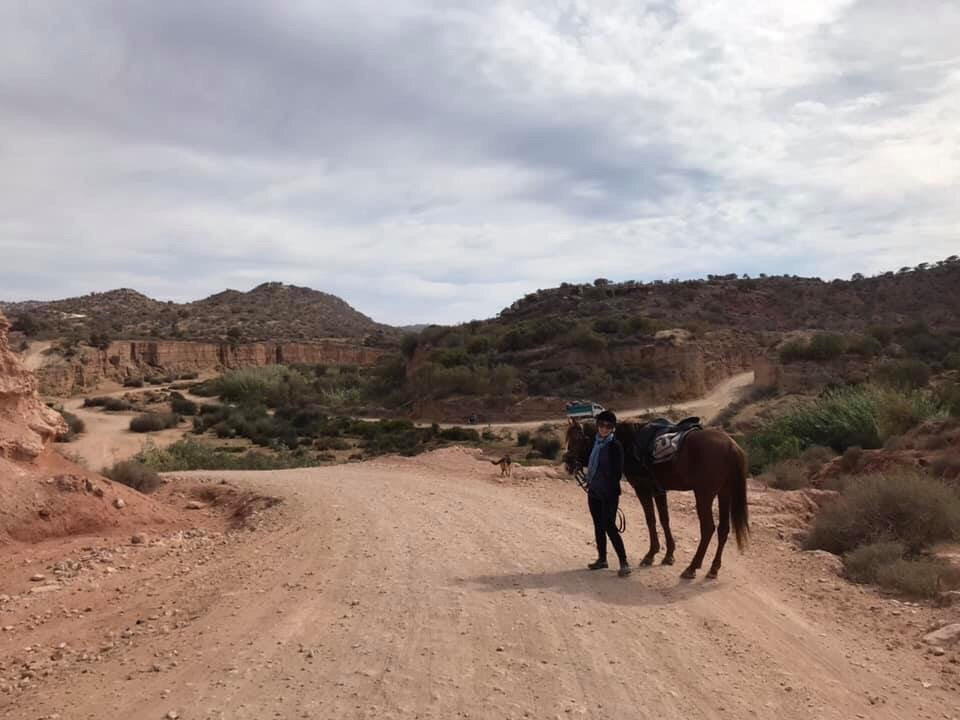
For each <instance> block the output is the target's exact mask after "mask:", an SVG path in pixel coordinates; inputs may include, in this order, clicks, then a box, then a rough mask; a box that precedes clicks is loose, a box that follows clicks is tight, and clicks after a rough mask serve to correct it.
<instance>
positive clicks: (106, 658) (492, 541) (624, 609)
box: [0, 448, 960, 720]
mask: <svg viewBox="0 0 960 720" xmlns="http://www.w3.org/2000/svg"><path fill="white" fill-rule="evenodd" d="M191 475H193V476H194V477H195V476H203V477H205V478H209V479H210V481H211V482H214V483H215V482H217V480H218V478H220V477H225V478H229V479H230V481H231V482H238V483H241V484H246V483H250V484H253V485H254V486H256V487H257V488H260V489H263V490H266V491H267V492H270V493H273V494H275V495H278V496H281V497H283V498H285V500H286V502H285V504H284V505H283V506H281V507H282V509H281V510H279V511H277V510H275V511H271V512H277V513H278V514H277V515H276V516H273V522H274V523H275V526H276V529H274V530H261V531H258V532H256V533H241V534H240V535H237V536H235V537H232V538H230V539H219V540H214V541H211V542H210V543H206V544H204V545H203V546H202V547H201V548H200V549H199V550H197V549H194V550H191V549H190V548H188V547H186V546H183V547H181V546H179V545H178V546H174V547H173V548H171V545H170V544H169V543H167V544H164V545H145V546H127V547H125V548H124V553H125V554H124V556H123V558H124V559H123V560H122V562H123V563H124V564H123V565H122V566H121V568H120V571H118V572H113V573H111V574H107V573H104V572H97V573H95V574H93V575H90V576H80V577H79V578H78V579H77V580H76V581H75V582H73V583H72V584H68V585H66V586H65V587H64V589H62V590H61V591H59V592H57V593H55V594H51V595H39V596H32V595H30V594H21V595H18V596H17V597H16V598H15V599H14V600H11V601H10V602H8V603H7V604H6V605H3V606H2V611H3V619H2V621H0V625H12V626H14V629H13V630H12V631H10V632H4V633H2V634H0V677H6V676H9V675H10V672H11V671H12V670H13V669H14V668H19V667H20V666H19V665H18V664H17V663H16V662H14V661H13V660H12V659H11V658H13V657H17V659H18V660H19V661H20V662H29V660H30V658H43V657H46V656H47V655H49V654H50V652H51V651H53V652H54V653H56V650H55V648H56V647H57V645H58V644H59V643H61V642H64V643H67V646H66V649H65V650H63V649H61V651H60V652H61V653H63V652H71V651H73V653H74V654H73V655H71V657H77V656H78V655H79V654H80V653H81V651H83V652H84V653H88V657H89V658H90V659H88V660H87V661H81V660H77V661H76V663H75V664H67V665H63V666H62V667H60V666H57V665H56V663H54V664H53V670H52V672H51V673H50V675H49V676H48V677H46V678H44V677H43V676H42V675H41V673H40V671H37V673H35V674H34V676H33V677H34V680H32V681H28V683H27V687H26V689H24V690H22V691H14V692H13V693H8V694H2V693H0V717H3V718H17V719H20V718H23V719H27V718H30V719H31V720H35V719H36V718H51V717H59V718H62V719H63V720H67V719H70V720H73V719H75V718H97V719H100V718H124V719H127V718H129V719H131V720H135V719H139V718H143V719H145V720H160V719H161V718H164V717H180V718H183V720H193V719H195V718H237V719H244V718H257V719H260V718H437V719H438V720H439V719H441V718H443V719H444V720H446V719H447V718H550V719H553V718H568V717H583V718H597V719H598V720H599V719H607V718H648V717H649V718H662V719H666V720H669V719H681V718H683V719H684V720H689V719H696V718H716V719H720V718H751V717H755V718H776V719H777V720H790V719H792V718H797V719H800V718H803V719H804V720H806V719H807V718H838V719H839V718H842V719H844V720H847V719H848V718H921V717H929V718H943V717H947V718H949V717H952V716H954V715H960V708H958V699H957V695H956V694H955V688H952V689H948V688H949V687H950V683H951V682H954V681H953V680H952V679H951V678H952V677H953V676H952V675H950V674H948V672H949V668H950V667H951V665H950V664H949V662H948V661H950V660H951V656H949V655H948V656H947V657H943V658H933V657H931V656H929V655H924V654H922V651H919V650H915V649H914V648H913V644H914V641H915V639H916V638H917V637H918V634H922V631H923V629H924V627H922V626H924V625H925V624H926V623H927V622H929V621H930V617H929V615H928V614H924V613H929V612H932V611H927V610H923V611H921V610H920V609H917V608H912V607H910V606H905V605H901V604H899V603H896V602H895V601H893V600H889V599H883V598H879V597H877V596H875V595H873V594H871V593H869V592H865V591H862V590H860V589H859V588H856V587H854V586H851V585H848V584H847V583H845V582H843V581H841V580H839V579H838V578H837V577H836V576H835V575H833V574H831V573H830V572H829V571H828V570H827V569H826V568H825V566H824V565H822V564H821V560H820V559H819V558H817V557H814V556H810V555H809V554H805V553H799V552H797V551H795V550H793V549H792V548H790V547H789V545H788V544H787V543H786V542H784V541H783V540H780V539H779V538H778V536H777V533H778V530H777V527H778V524H779V523H780V522H781V521H780V519H778V518H780V515H779V514H778V513H779V512H780V510H778V509H777V508H776V507H774V505H775V503H774V505H769V502H773V501H772V500H770V499H769V498H767V499H764V498H763V497H761V495H762V493H761V492H760V491H755V494H754V496H753V499H754V518H753V521H754V528H755V533H754V543H753V550H752V552H751V553H749V554H748V555H745V556H738V555H737V553H736V551H735V550H730V551H729V554H728V556H727V558H726V562H725V564H724V568H723V571H722V574H721V578H720V580H719V581H705V580H702V579H698V580H695V581H693V582H689V583H685V582H681V581H680V580H679V577H678V575H679V572H680V569H681V568H682V567H683V562H684V560H685V559H686V558H688V557H689V554H690V553H691V552H692V549H693V545H694V543H695V533H694V530H693V523H692V519H693V517H694V514H693V512H692V508H691V500H690V498H689V497H687V496H686V495H681V494H677V495H671V504H672V509H673V511H674V518H675V527H676V530H677V535H678V539H679V543H680V548H679V552H678V555H679V557H678V562H679V564H678V565H677V566H676V567H661V566H656V567H653V568H646V569H639V570H637V571H636V572H635V573H634V574H633V576H631V577H629V578H627V579H619V578H617V577H616V576H615V575H614V573H613V572H612V571H600V572H589V571H587V570H585V569H584V566H585V564H586V563H587V562H588V561H589V560H592V559H593V551H592V548H591V541H590V538H591V531H590V524H589V518H588V515H587V512H586V509H585V507H584V504H585V503H584V499H583V495H582V493H581V491H580V490H579V488H577V487H576V486H575V485H573V484H572V483H570V482H567V481H562V480H558V479H549V478H539V479H528V480H513V481H510V482H508V483H505V484H502V483H500V482H498V481H495V480H494V479H493V471H492V470H491V467H490V465H489V464H488V463H480V462H477V461H476V460H475V459H473V457H471V454H470V453H469V452H468V451H466V450H461V449H459V448H454V449H448V450H442V451H438V452H435V453H431V454H429V455H426V456H420V457H418V458H410V459H406V458H387V459H382V460H377V461H373V462H367V463H360V464H351V465H346V466H338V467H327V468H314V469H303V470H290V471H283V472H272V473H222V474H216V475H214V474H212V473H193V474H191ZM768 501H769V502H768ZM623 506H624V509H625V512H626V513H627V516H628V518H629V521H630V523H631V524H630V527H629V528H628V534H627V536H626V542H627V548H628V551H629V552H630V554H631V555H632V557H633V558H638V557H639V556H640V555H641V554H642V551H643V549H645V548H644V543H643V541H642V538H643V536H644V535H645V533H644V532H643V531H642V528H641V524H642V520H641V517H642V516H641V513H640V509H639V504H638V503H637V501H636V499H635V498H632V497H627V496H626V495H625V496H624V500H623ZM780 533H781V534H782V531H780ZM31 552H32V553H33V557H38V556H42V553H43V549H42V548H41V549H38V550H34V551H31ZM117 563H118V560H116V559H114V560H113V564H114V565H116V564H117ZM14 570H15V571H13V572H11V574H10V575H9V576H8V581H7V583H6V584H7V585H8V586H10V587H12V588H13V589H10V587H8V589H5V590H3V592H7V593H11V592H15V593H20V592H23V591H24V588H25V587H27V586H29V585H30V583H29V581H28V579H27V578H28V577H29V574H30V573H32V572H36V571H37V568H36V561H35V563H34V565H33V566H24V565H23V564H22V563H21V562H19V561H18V564H17V565H16V567H15V568H14ZM85 609H89V610H88V611H87V612H84V610H85ZM918 613H919V614H918ZM24 648H33V650H30V649H28V650H24ZM952 659H953V661H954V662H956V661H957V658H956V656H953V657H952ZM953 667H955V666H953ZM2 685H3V683H0V686H2ZM2 689H3V688H2V687H0V690H2ZM168 713H173V714H171V715H169V716H168Z"/></svg>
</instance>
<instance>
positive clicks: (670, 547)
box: [653, 492, 677, 565]
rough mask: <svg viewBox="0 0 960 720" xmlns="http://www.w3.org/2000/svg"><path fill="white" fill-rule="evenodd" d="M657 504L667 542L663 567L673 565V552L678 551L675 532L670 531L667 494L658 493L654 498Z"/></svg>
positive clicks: (662, 561)
mask: <svg viewBox="0 0 960 720" xmlns="http://www.w3.org/2000/svg"><path fill="white" fill-rule="evenodd" d="M653 499H654V501H655V502H656V503H657V514H658V515H660V525H661V527H663V536H664V538H665V539H666V541H667V553H666V555H664V556H663V560H661V561H660V564H661V565H673V551H674V550H676V549H677V544H676V542H674V540H673V532H671V530H670V510H669V509H668V508H667V494H666V493H665V492H663V493H657V494H656V495H654V496H653Z"/></svg>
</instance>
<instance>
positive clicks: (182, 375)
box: [177, 370, 200, 380]
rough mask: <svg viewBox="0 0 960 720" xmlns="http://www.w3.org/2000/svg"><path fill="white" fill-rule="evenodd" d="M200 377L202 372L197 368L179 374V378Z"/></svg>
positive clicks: (190, 378) (192, 378) (191, 378)
mask: <svg viewBox="0 0 960 720" xmlns="http://www.w3.org/2000/svg"><path fill="white" fill-rule="evenodd" d="M198 377H200V373H198V372H197V371H196V370H191V371H190V372H182V373H180V374H179V375H177V380H196V379H197V378H198Z"/></svg>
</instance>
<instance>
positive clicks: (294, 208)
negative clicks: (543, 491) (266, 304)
mask: <svg viewBox="0 0 960 720" xmlns="http://www.w3.org/2000/svg"><path fill="white" fill-rule="evenodd" d="M905 8H909V10H906V9H905ZM958 34H960V3H957V2H955V0H949V1H933V0H915V1H914V2H912V3H903V2H899V0H865V1H862V2H849V1H847V0H807V1H805V2H796V1H795V0H791V1H790V2H786V1H784V2H777V1H775V0H756V1H753V0H713V1H710V0H676V1H673V0H657V1H655V2H642V1H640V0H626V1H623V2H619V1H616V0H609V1H608V0H581V1H577V0H570V1H563V0H556V1H554V2H547V1H541V0H527V1H521V0H515V1H503V2H495V1H493V0H390V1H389V2H383V1H382V0H376V1H374V0H352V1H351V2H350V3H343V2H333V0H283V1H274V2H266V1H264V2H247V1H245V0H229V1H226V0H224V1H222V2H218V1H216V0H209V1H206V2H197V1H196V0H163V2H157V1H156V0H140V1H138V0H115V1H113V2H100V1H97V0H84V2H76V3H72V2H71V3H66V2H46V1H44V0H22V1H20V0H0V168H2V169H0V299H4V300H21V299H28V298H32V299H52V298H58V297H66V296H70V295H77V294H83V293H86V292H90V291H93V290H106V289H110V288H114V287H133V288H136V289H138V290H140V291H142V292H145V293H147V294H148V295H151V296H153V297H157V298H160V299H173V300H192V299H197V298H200V297H204V296H206V295H208V294H210V293H213V292H217V291H219V290H222V289H224V288H226V287H232V288H236V289H240V290H246V289H249V288H251V287H253V286H254V285H256V284H258V283H260V282H263V281H266V280H280V281H283V282H289V283H294V284H298V285H309V286H311V287H313V288H316V289H320V290H325V291H328V292H332V293H335V294H337V295H340V296H341V297H343V298H344V299H345V300H347V301H348V302H350V303H351V304H352V305H354V306H355V307H357V308H358V309H360V310H361V311H363V312H365V313H367V314H368V315H371V316H372V317H374V318H375V319H377V320H380V321H383V322H389V323H396V324H402V323H414V322H457V321H466V320H469V319H471V318H480V317H489V316H491V315H494V314H495V313H496V312H497V311H498V310H500V309H501V308H503V307H504V306H506V305H509V304H510V303H511V302H512V301H513V300H514V299H516V298H517V297H519V296H520V295H523V294H524V293H526V292H529V291H532V290H535V289H537V288H541V287H552V286H555V285H558V284H559V283H560V282H561V281H564V280H566V281H583V280H593V279H594V278H596V277H601V276H602V277H607V278H610V279H613V280H626V279H638V280H650V279H654V278H664V279H668V278H671V277H681V278H687V277H697V276H703V275H706V274H707V273H727V272H738V273H743V272H747V273H751V274H757V273H759V272H766V273H769V274H774V273H791V274H800V275H817V276H821V277H824V278H833V277H849V275H850V274H851V273H853V272H864V273H867V274H869V273H873V272H879V271H883V270H887V269H896V268H899V267H900V266H902V265H915V264H917V263H919V262H922V261H930V260H937V259H941V258H944V257H946V256H948V255H951V254H954V253H956V252H958V251H960V202H958V197H960V195H958V191H960V45H958V44H957V41H956V38H957V36H958Z"/></svg>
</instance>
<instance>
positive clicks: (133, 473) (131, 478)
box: [103, 460, 163, 493]
mask: <svg viewBox="0 0 960 720" xmlns="http://www.w3.org/2000/svg"><path fill="white" fill-rule="evenodd" d="M103 474H104V475H106V476H107V477H108V478H110V479H111V480H113V481H114V482H118V483H120V484H122V485H126V486H127V487H131V488H133V489H134V490H137V491H138V492H142V493H151V492H153V491H154V490H156V489H157V488H158V487H160V486H161V485H162V484H163V481H162V480H161V479H160V476H159V475H158V474H157V472H156V470H153V469H152V468H149V467H147V466H146V465H144V464H143V463H139V462H137V461H136V460H124V461H123V462H118V463H116V464H115V465H114V466H113V467H111V468H106V469H104V471H103Z"/></svg>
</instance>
